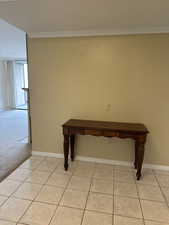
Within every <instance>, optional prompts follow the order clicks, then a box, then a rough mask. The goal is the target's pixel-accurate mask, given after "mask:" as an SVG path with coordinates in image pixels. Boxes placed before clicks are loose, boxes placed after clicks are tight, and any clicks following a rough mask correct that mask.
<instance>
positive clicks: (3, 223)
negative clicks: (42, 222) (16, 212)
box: [0, 220, 19, 225]
mask: <svg viewBox="0 0 169 225" xmlns="http://www.w3.org/2000/svg"><path fill="white" fill-rule="evenodd" d="M0 225H16V223H13V222H9V221H5V220H0ZM18 225H19V224H18Z"/></svg>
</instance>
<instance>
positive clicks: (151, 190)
mask: <svg viewBox="0 0 169 225" xmlns="http://www.w3.org/2000/svg"><path fill="white" fill-rule="evenodd" d="M138 191H139V196H140V198H141V199H147V200H154V201H164V198H163V195H162V193H161V190H160V188H159V187H158V186H153V185H143V184H139V185H138Z"/></svg>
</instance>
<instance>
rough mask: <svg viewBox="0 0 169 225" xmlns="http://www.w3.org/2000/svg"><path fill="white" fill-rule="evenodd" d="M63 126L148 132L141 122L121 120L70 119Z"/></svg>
mask: <svg viewBox="0 0 169 225" xmlns="http://www.w3.org/2000/svg"><path fill="white" fill-rule="evenodd" d="M63 127H70V128H80V129H84V128H85V129H95V130H111V131H124V132H125V131H127V132H136V133H149V131H148V130H147V128H146V127H145V125H144V124H141V123H123V122H109V121H95V120H77V119H70V120H68V121H67V122H66V123H64V124H63Z"/></svg>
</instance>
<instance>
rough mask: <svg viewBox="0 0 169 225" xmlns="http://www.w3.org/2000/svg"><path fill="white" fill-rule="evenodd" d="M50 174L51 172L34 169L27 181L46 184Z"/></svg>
mask: <svg viewBox="0 0 169 225" xmlns="http://www.w3.org/2000/svg"><path fill="white" fill-rule="evenodd" d="M49 176H50V172H42V171H34V172H32V174H31V175H30V176H29V177H28V178H27V179H26V182H30V183H35V184H45V183H46V182H47V180H48V178H49Z"/></svg>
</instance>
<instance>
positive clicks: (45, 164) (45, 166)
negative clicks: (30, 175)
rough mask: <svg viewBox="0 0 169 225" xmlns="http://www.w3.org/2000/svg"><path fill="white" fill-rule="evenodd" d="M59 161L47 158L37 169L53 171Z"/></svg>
mask: <svg viewBox="0 0 169 225" xmlns="http://www.w3.org/2000/svg"><path fill="white" fill-rule="evenodd" d="M57 164H58V163H57V162H50V161H47V160H44V161H43V162H41V163H40V165H39V166H38V167H37V169H36V170H40V171H46V172H53V171H54V170H55V169H56V167H57Z"/></svg>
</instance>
